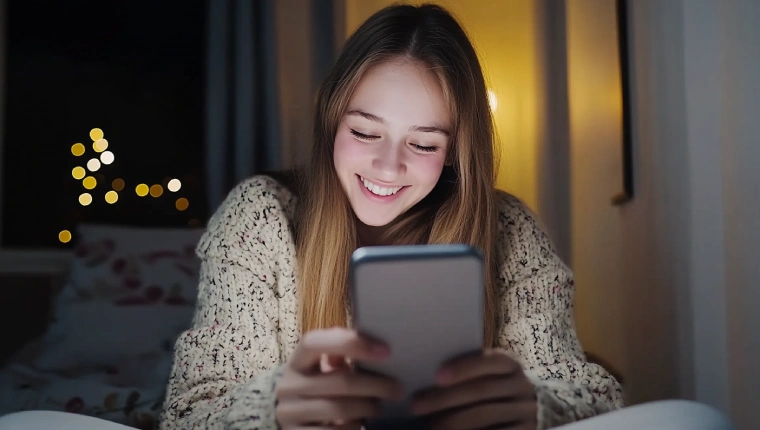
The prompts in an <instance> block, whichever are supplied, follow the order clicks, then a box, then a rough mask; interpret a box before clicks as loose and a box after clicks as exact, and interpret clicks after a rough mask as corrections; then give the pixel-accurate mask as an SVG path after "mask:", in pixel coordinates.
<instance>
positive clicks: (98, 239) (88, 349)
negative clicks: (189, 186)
mask: <svg viewBox="0 0 760 430" xmlns="http://www.w3.org/2000/svg"><path fill="white" fill-rule="evenodd" d="M77 233H78V237H77V239H78V244H77V247H76V249H75V251H74V255H73V258H72V263H71V264H72V265H71V270H70V274H69V279H68V282H67V283H66V285H65V286H64V287H63V289H62V290H61V292H60V294H59V296H58V297H57V298H56V300H55V305H54V310H53V314H54V320H53V323H52V325H51V326H50V327H49V329H48V331H47V332H46V334H45V335H44V337H43V339H42V344H43V345H42V352H41V355H39V356H38V357H37V358H36V359H35V361H34V364H36V365H37V366H38V367H40V368H43V369H70V368H72V367H74V366H109V365H111V364H112V363H113V362H114V361H118V360H123V359H124V358H125V357H136V356H139V355H144V354H149V353H160V352H162V351H165V350H166V348H167V347H168V348H169V350H171V346H173V344H174V339H175V338H176V336H177V335H178V334H179V332H181V331H182V330H184V329H185V328H186V327H188V326H189V324H190V320H191V318H192V314H193V310H194V307H195V299H196V294H197V293H196V292H197V285H198V270H199V267H200V262H199V261H198V259H197V258H196V256H195V247H196V244H197V243H198V240H199V239H200V236H201V235H202V234H203V230H202V229H157V228H135V227H118V226H102V225H82V226H80V227H79V228H78V230H77Z"/></svg>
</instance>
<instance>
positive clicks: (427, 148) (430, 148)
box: [411, 143, 438, 152]
mask: <svg viewBox="0 0 760 430" xmlns="http://www.w3.org/2000/svg"><path fill="white" fill-rule="evenodd" d="M411 145H412V148H414V149H416V150H417V151H422V152H435V151H438V147H437V146H422V145H417V144H416V143H412V144H411Z"/></svg>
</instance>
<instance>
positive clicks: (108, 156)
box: [100, 151, 114, 164]
mask: <svg viewBox="0 0 760 430" xmlns="http://www.w3.org/2000/svg"><path fill="white" fill-rule="evenodd" d="M113 160H114V156H113V152H111V151H105V152H104V153H102V154H100V162H101V163H103V164H111V163H113Z"/></svg>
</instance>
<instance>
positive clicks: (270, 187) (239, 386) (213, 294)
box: [160, 177, 288, 430]
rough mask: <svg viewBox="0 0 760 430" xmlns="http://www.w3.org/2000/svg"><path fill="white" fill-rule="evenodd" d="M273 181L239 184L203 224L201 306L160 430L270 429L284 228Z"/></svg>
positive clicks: (181, 344) (183, 339) (178, 353)
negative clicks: (279, 268)
mask: <svg viewBox="0 0 760 430" xmlns="http://www.w3.org/2000/svg"><path fill="white" fill-rule="evenodd" d="M276 187H277V186H276V185H275V183H274V181H272V180H271V179H268V178H264V177H256V178H253V179H250V180H248V181H245V182H243V183H241V184H240V185H238V186H237V187H236V188H235V189H234V190H233V191H232V192H231V193H230V194H229V195H228V197H227V199H226V200H225V201H224V203H223V204H222V205H221V207H220V208H219V210H218V211H217V212H216V213H215V214H214V216H213V217H212V218H211V220H210V221H209V224H208V228H207V231H206V233H205V234H204V235H203V237H202V238H201V240H200V242H199V244H198V247H197V251H196V252H197V254H198V256H199V257H200V258H201V272H200V282H199V291H198V302H197V308H196V311H195V315H194V318H193V323H192V326H191V328H190V330H187V331H186V332H184V333H183V334H181V335H180V337H179V339H178V340H177V342H176V344H175V350H174V362H173V367H172V372H171V376H170V379H169V384H168V388H167V397H166V400H165V403H164V410H163V413H162V416H161V424H160V428H161V429H164V430H169V429H195V428H198V429H200V428H203V429H225V430H226V429H275V428H276V427H277V426H276V422H275V418H274V402H275V399H274V393H273V390H274V384H275V382H276V379H277V377H278V376H279V373H280V370H279V369H280V368H281V365H280V352H281V345H280V343H279V341H278V335H277V334H278V333H277V331H278V315H277V313H278V306H277V303H278V299H277V296H276V294H275V288H276V281H277V270H276V269H277V265H278V264H279V262H278V260H277V259H276V258H274V255H273V253H275V252H277V251H278V250H279V248H278V247H281V246H282V245H281V244H280V242H282V240H283V236H284V235H285V234H286V233H287V228H288V222H287V218H286V216H285V214H284V211H283V208H282V207H281V204H280V201H279V200H278V199H277V188H276Z"/></svg>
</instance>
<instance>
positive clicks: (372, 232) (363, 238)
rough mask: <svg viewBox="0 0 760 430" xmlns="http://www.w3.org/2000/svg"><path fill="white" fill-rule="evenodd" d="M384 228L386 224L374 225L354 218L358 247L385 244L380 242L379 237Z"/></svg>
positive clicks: (385, 228)
mask: <svg viewBox="0 0 760 430" xmlns="http://www.w3.org/2000/svg"><path fill="white" fill-rule="evenodd" d="M386 230H387V226H382V227H374V226H370V225H367V224H364V223H363V222H361V221H359V220H356V234H357V236H358V238H359V247H362V246H380V245H386V244H385V243H381V238H382V236H383V233H385V231H386Z"/></svg>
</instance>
